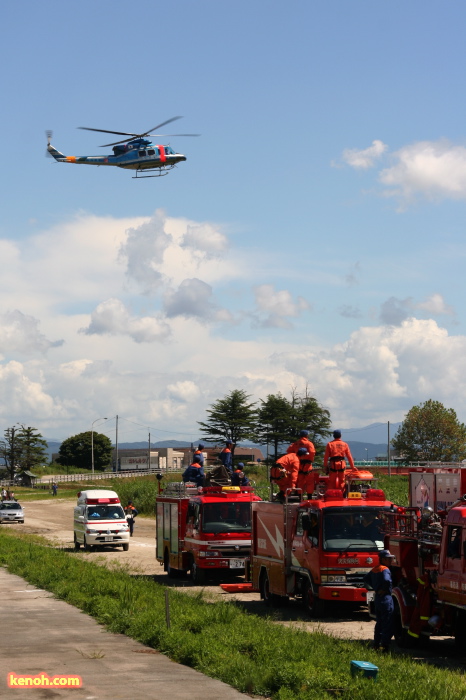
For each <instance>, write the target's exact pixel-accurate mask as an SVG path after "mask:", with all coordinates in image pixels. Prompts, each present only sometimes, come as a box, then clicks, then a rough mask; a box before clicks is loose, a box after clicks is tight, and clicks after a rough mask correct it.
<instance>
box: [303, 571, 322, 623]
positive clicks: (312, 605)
mask: <svg viewBox="0 0 466 700" xmlns="http://www.w3.org/2000/svg"><path fill="white" fill-rule="evenodd" d="M303 605H304V609H305V610H306V612H307V613H308V615H309V616H310V617H325V600H321V598H319V597H318V596H316V595H315V594H314V591H313V590H312V583H311V582H310V581H309V580H306V581H305V582H304V584H303Z"/></svg>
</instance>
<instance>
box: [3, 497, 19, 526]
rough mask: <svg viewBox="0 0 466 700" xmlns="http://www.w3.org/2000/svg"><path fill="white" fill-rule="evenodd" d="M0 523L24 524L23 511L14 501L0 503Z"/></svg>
mask: <svg viewBox="0 0 466 700" xmlns="http://www.w3.org/2000/svg"><path fill="white" fill-rule="evenodd" d="M0 523H24V511H23V509H22V507H21V506H20V504H19V503H17V502H16V501H1V502H0Z"/></svg>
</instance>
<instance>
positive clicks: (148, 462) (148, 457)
mask: <svg viewBox="0 0 466 700" xmlns="http://www.w3.org/2000/svg"><path fill="white" fill-rule="evenodd" d="M147 464H148V466H149V471H150V432H149V453H148V455H147Z"/></svg>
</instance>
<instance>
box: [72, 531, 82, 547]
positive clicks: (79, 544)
mask: <svg viewBox="0 0 466 700" xmlns="http://www.w3.org/2000/svg"><path fill="white" fill-rule="evenodd" d="M80 547H81V542H78V540H77V539H76V533H74V548H75V549H80Z"/></svg>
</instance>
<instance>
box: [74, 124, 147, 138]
mask: <svg viewBox="0 0 466 700" xmlns="http://www.w3.org/2000/svg"><path fill="white" fill-rule="evenodd" d="M78 129H85V131H100V132H101V133H102V134H116V135H117V136H139V134H130V133H128V132H127V131H109V130H108V129H93V128H92V127H90V126H78Z"/></svg>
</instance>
